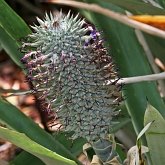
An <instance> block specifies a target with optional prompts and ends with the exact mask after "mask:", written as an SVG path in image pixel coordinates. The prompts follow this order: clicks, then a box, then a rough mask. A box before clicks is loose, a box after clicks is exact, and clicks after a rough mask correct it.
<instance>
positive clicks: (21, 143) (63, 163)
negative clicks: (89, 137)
mask: <svg viewBox="0 0 165 165" xmlns="http://www.w3.org/2000/svg"><path fill="white" fill-rule="evenodd" d="M0 138H2V139H4V140H7V141H10V142H11V143H13V144H15V145H16V146H18V147H20V148H22V149H24V150H25V151H27V152H29V153H31V154H33V155H35V156H36V157H38V158H39V159H41V160H42V161H43V162H44V163H45V164H46V165H54V164H58V165H67V164H68V165H76V163H75V162H74V161H72V160H69V159H66V158H64V157H62V156H60V155H58V154H56V153H55V152H53V151H51V150H49V149H47V148H45V147H43V146H41V145H40V144H38V143H36V142H34V141H32V140H31V139H30V138H28V137H27V136H26V135H25V134H23V133H19V132H16V131H13V130H10V129H7V128H3V127H0Z"/></svg>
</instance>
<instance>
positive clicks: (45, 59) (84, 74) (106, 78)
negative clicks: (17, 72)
mask: <svg viewBox="0 0 165 165" xmlns="http://www.w3.org/2000/svg"><path fill="white" fill-rule="evenodd" d="M37 20H38V22H39V24H40V25H39V26H37V25H35V26H33V27H32V28H33V29H34V31H35V32H34V33H33V34H31V35H29V36H28V42H27V43H24V44H23V48H24V49H25V50H26V51H27V53H26V54H25V56H24V57H23V58H22V62H23V63H25V66H26V68H27V71H28V76H27V78H28V80H30V81H32V84H33V90H34V91H36V92H37V93H38V95H39V97H38V99H39V100H40V101H41V104H42V108H43V110H47V111H50V110H53V111H55V112H56V114H57V116H56V117H57V118H58V119H59V120H60V122H61V124H62V126H63V129H64V130H65V131H73V132H74V134H73V136H72V138H73V139H75V138H77V137H84V138H86V139H87V140H88V141H94V140H98V139H100V138H106V136H107V134H108V132H109V130H110V127H111V120H112V117H113V116H114V114H115V109H116V106H117V105H118V104H119V101H120V100H121V95H120V85H118V84H117V80H118V76H117V73H116V71H115V69H114V65H113V62H112V59H111V57H110V56H108V54H107V50H106V49H105V48H104V46H103V41H102V40H101V39H100V34H99V33H98V32H97V31H96V29H95V28H94V27H92V26H90V25H88V24H87V23H85V21H84V20H81V19H79V20H78V15H77V16H76V17H73V15H70V13H68V15H67V16H64V15H63V14H62V13H60V14H59V15H57V16H56V17H54V16H52V14H50V16H48V15H47V14H46V17H45V20H43V21H42V20H40V19H39V18H37ZM112 79H113V80H115V81H111V80H112ZM107 82H108V85H107Z"/></svg>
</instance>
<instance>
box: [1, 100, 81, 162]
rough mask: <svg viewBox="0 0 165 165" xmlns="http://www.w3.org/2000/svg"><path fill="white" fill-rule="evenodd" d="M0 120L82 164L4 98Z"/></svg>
mask: <svg viewBox="0 0 165 165" xmlns="http://www.w3.org/2000/svg"><path fill="white" fill-rule="evenodd" d="M0 120H1V121H3V122H4V123H5V124H7V126H9V127H11V128H13V129H15V130H16V131H18V132H21V133H25V134H26V135H27V136H28V137H29V138H30V139H31V140H33V141H35V142H37V143H39V144H41V145H42V146H44V147H46V148H48V149H50V150H52V151H54V152H56V153H57V154H59V155H62V156H64V157H66V158H68V159H72V160H74V161H76V162H77V163H78V164H81V163H80V162H78V161H77V159H76V158H75V156H74V155H72V154H71V153H70V151H68V150H67V149H66V148H65V147H64V146H63V145H62V144H60V143H59V142H58V141H57V140H56V139H54V138H53V137H52V136H51V135H50V134H48V133H46V131H44V130H43V129H41V128H40V127H39V126H38V125H37V124H35V123H34V122H33V121H32V120H31V119H30V118H28V117H27V116H25V115H24V114H23V113H22V112H20V111H19V110H18V109H17V108H16V107H14V106H13V105H11V104H10V103H8V102H6V101H4V100H0Z"/></svg>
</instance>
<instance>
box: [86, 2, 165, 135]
mask: <svg viewBox="0 0 165 165" xmlns="http://www.w3.org/2000/svg"><path fill="white" fill-rule="evenodd" d="M88 2H92V3H97V4H99V5H101V6H103V7H106V8H109V9H111V10H114V11H117V12H124V11H123V10H122V9H121V8H119V7H117V6H114V5H110V3H105V2H100V1H98V0H95V1H89V0H88ZM91 17H92V19H91V20H92V22H93V23H94V24H95V25H97V27H99V28H100V30H101V31H102V33H103V35H104V38H105V41H106V45H107V48H108V49H109V51H110V54H111V55H112V56H113V58H114V61H115V63H116V65H117V67H118V68H119V74H120V76H121V77H131V76H140V75H148V74H152V70H151V68H150V64H149V62H148V60H147V58H146V55H145V52H144V50H143V49H142V47H141V45H140V44H139V42H138V40H137V37H136V35H135V32H134V29H132V28H130V27H128V26H125V25H123V24H121V23H119V22H117V21H114V20H112V19H110V18H107V17H106V16H103V15H101V14H96V13H92V14H91ZM109 45H110V46H109ZM123 94H124V96H125V103H126V106H127V109H128V112H129V114H130V116H131V119H132V123H133V125H134V129H135V131H136V133H137V134H138V133H139V132H140V131H141V130H142V128H143V119H144V112H145V107H146V102H147V101H146V98H148V100H149V101H150V102H152V104H153V105H154V106H155V107H157V109H158V110H159V111H160V112H161V113H162V114H163V115H165V111H164V109H165V105H164V103H163V101H162V99H161V97H160V94H159V92H158V90H157V86H156V83H153V82H143V83H136V84H130V85H125V86H124V90H123Z"/></svg>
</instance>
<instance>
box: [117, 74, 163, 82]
mask: <svg viewBox="0 0 165 165" xmlns="http://www.w3.org/2000/svg"><path fill="white" fill-rule="evenodd" d="M162 79H165V72H162V73H157V74H151V75H145V76H136V77H127V78H121V79H120V80H119V81H118V82H117V83H118V84H132V83H138V82H144V81H157V80H162Z"/></svg>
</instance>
